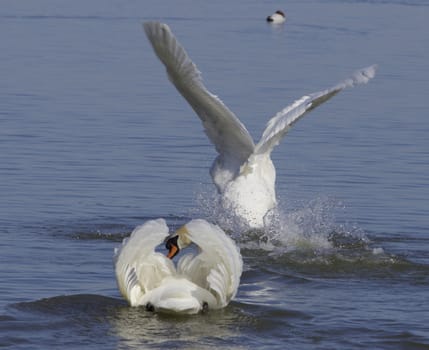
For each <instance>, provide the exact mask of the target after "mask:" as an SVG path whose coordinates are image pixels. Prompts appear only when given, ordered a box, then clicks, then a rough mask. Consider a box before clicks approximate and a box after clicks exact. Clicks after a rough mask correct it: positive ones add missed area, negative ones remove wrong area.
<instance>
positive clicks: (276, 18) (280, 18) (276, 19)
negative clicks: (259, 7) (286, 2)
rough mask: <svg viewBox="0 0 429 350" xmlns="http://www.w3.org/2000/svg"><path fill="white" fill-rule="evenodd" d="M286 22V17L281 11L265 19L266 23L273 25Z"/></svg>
mask: <svg viewBox="0 0 429 350" xmlns="http://www.w3.org/2000/svg"><path fill="white" fill-rule="evenodd" d="M285 21H286V16H285V14H284V12H283V11H280V10H278V11H276V12H274V13H273V14H272V15H271V16H268V17H267V22H271V23H274V24H280V23H284V22H285Z"/></svg>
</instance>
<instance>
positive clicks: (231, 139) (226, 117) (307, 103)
mask: <svg viewBox="0 0 429 350" xmlns="http://www.w3.org/2000/svg"><path fill="white" fill-rule="evenodd" d="M144 30H145V32H146V35H147V37H148V38H149V41H150V43H151V44H152V47H153V49H154V51H155V53H156V55H157V56H158V58H159V59H160V60H161V62H162V63H163V64H164V65H165V67H166V70H167V74H168V78H169V79H170V81H171V82H172V83H173V84H174V86H175V87H176V88H177V90H178V91H179V92H180V94H181V95H182V96H183V97H184V98H185V99H186V100H187V101H188V103H189V104H190V105H191V107H192V108H193V109H194V111H195V112H196V114H197V115H198V117H199V118H200V119H201V121H202V123H203V127H204V130H205V132H206V134H207V136H208V138H209V139H210V141H211V142H212V143H213V144H214V146H215V148H216V151H217V152H218V156H217V158H216V159H215V160H214V162H213V165H212V167H211V169H210V174H211V176H212V179H213V182H214V183H215V185H216V187H217V189H218V192H219V193H220V195H221V202H222V206H223V207H224V208H225V209H226V210H229V211H230V212H232V213H234V214H235V216H236V217H238V218H240V219H241V220H242V221H244V222H245V223H246V224H247V225H248V226H249V227H252V228H262V227H264V217H265V216H266V214H267V213H268V212H269V211H270V210H272V209H273V208H275V207H276V194H275V177H276V171H275V168H274V165H273V162H272V161H271V152H272V150H273V148H274V147H275V146H276V145H278V144H279V142H280V141H281V139H282V138H283V136H284V135H285V134H286V133H287V132H288V131H289V129H290V128H291V126H292V125H293V124H294V123H295V122H296V121H297V120H298V119H300V118H301V117H303V116H304V115H305V114H306V113H307V112H309V111H311V110H312V109H314V108H316V107H317V106H319V105H320V104H322V103H323V102H325V101H327V100H329V99H330V98H331V97H333V96H335V95H336V94H337V93H338V92H340V91H341V90H343V89H345V88H348V87H353V86H355V85H357V84H362V83H367V82H368V81H369V80H370V79H372V78H373V77H374V75H375V70H376V66H375V65H373V66H370V67H367V68H364V69H361V70H359V71H357V72H355V73H354V74H353V75H352V76H351V77H350V78H349V79H346V80H344V81H342V82H340V83H338V84H337V85H335V86H333V87H331V88H329V89H326V90H323V91H319V92H315V93H312V94H309V95H305V96H303V97H301V98H300V99H298V100H296V101H295V102H293V103H292V104H291V105H289V106H287V107H286V108H284V109H283V110H281V111H280V112H278V113H277V114H276V115H275V116H274V117H272V118H271V119H270V120H269V121H268V124H267V126H266V129H265V131H264V132H263V134H262V137H261V139H260V141H259V142H258V143H257V144H254V142H253V139H252V137H251V136H250V134H249V132H248V131H247V129H246V127H245V126H244V125H243V124H242V123H241V121H240V120H239V119H238V118H237V117H236V116H235V114H234V113H233V112H231V110H229V109H228V107H226V106H225V105H224V104H223V102H222V101H221V100H220V99H219V98H218V97H217V96H215V95H213V94H212V93H211V92H210V91H208V90H207V88H206V87H205V86H204V84H203V82H202V78H201V74H200V72H199V71H198V69H197V67H196V66H195V64H194V63H193V62H192V61H191V59H190V58H189V56H188V54H187V53H186V51H185V50H184V48H183V47H182V46H181V45H180V43H179V42H178V41H177V39H176V38H175V37H174V35H173V33H172V32H171V30H170V28H169V27H168V26H167V25H166V24H163V23H159V22H147V23H144Z"/></svg>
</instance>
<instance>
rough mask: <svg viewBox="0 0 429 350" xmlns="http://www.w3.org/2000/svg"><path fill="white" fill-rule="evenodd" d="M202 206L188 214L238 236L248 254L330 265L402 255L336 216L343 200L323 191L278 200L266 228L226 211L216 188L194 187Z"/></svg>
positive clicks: (378, 261) (379, 261) (384, 260)
mask: <svg viewBox="0 0 429 350" xmlns="http://www.w3.org/2000/svg"><path fill="white" fill-rule="evenodd" d="M196 200H197V203H198V206H197V208H196V209H194V210H193V211H192V212H191V213H190V216H199V217H203V218H205V219H207V220H209V221H212V222H215V223H217V224H218V225H219V226H221V227H222V228H223V229H224V230H226V231H227V232H228V233H229V234H230V235H231V236H232V237H233V238H234V239H235V240H236V242H237V244H238V245H239V246H240V248H241V249H242V252H243V253H244V254H245V255H247V256H250V257H252V256H261V255H263V256H266V257H269V258H270V259H274V260H276V261H282V262H288V263H289V264H299V265H309V264H310V265H311V264H316V265H329V266H331V267H332V266H336V265H337V264H339V263H345V264H354V263H356V262H365V263H370V264H372V263H375V264H386V263H387V264H395V263H396V262H398V261H402V260H403V259H401V258H400V257H396V256H393V255H391V254H388V253H386V252H385V251H384V249H383V248H381V247H374V246H373V244H374V243H373V242H372V241H371V239H370V238H369V236H368V234H367V233H366V232H365V231H364V230H363V229H362V228H360V227H359V226H357V225H354V224H350V223H347V222H342V223H339V222H338V218H337V217H338V214H339V213H340V212H341V216H342V217H343V216H344V212H345V206H344V204H343V203H342V202H341V201H338V200H336V199H333V198H329V197H319V198H315V199H312V200H310V201H306V202H304V201H302V202H300V203H289V202H288V203H282V202H281V203H280V204H279V205H278V207H277V208H276V209H275V210H272V211H271V212H269V213H268V214H267V216H266V217H265V229H263V230H257V229H249V227H248V226H247V225H246V224H245V223H243V222H242V221H240V219H238V218H236V217H234V216H233V215H232V214H231V213H230V212H227V211H225V210H224V209H223V208H222V206H221V204H220V199H219V196H218V195H217V193H216V192H214V191H207V190H200V191H198V192H197V193H196Z"/></svg>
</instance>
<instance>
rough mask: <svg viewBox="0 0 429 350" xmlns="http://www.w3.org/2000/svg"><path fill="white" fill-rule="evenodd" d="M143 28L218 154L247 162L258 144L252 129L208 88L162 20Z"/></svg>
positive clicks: (145, 24) (145, 25)
mask: <svg viewBox="0 0 429 350" xmlns="http://www.w3.org/2000/svg"><path fill="white" fill-rule="evenodd" d="M144 30H145V32H146V35H147V37H148V39H149V41H150V42H151V44H152V47H153V49H154V51H155V53H156V55H157V56H158V58H159V59H160V60H161V61H162V63H163V64H164V65H165V67H166V69H167V74H168V77H169V79H170V81H171V82H172V83H173V84H174V86H175V87H176V88H177V90H178V91H179V92H180V93H181V94H182V96H183V97H184V98H185V99H186V100H187V101H188V103H189V104H190V105H191V107H192V108H193V109H194V111H195V112H196V113H197V115H198V116H199V118H200V119H201V121H202V123H203V126H204V129H205V132H206V134H207V136H208V137H209V139H210V140H211V142H212V143H213V144H214V145H215V147H216V150H217V151H218V152H219V154H221V155H226V156H229V157H233V158H234V159H236V160H239V161H240V163H243V162H244V161H246V160H247V158H248V157H249V155H250V154H252V153H253V150H254V147H255V146H254V143H253V140H252V138H251V136H250V134H249V132H248V131H247V129H246V127H245V126H244V125H243V124H242V123H241V122H240V120H239V119H238V118H237V117H236V116H235V115H234V113H232V112H231V111H230V110H229V109H228V108H227V107H226V106H225V105H224V104H223V102H222V101H221V100H220V99H219V98H218V97H217V96H215V95H213V94H212V93H210V92H209V91H208V90H207V89H206V87H205V86H204V84H203V82H202V79H201V73H200V72H199V71H198V69H197V67H196V66H195V64H194V63H193V62H192V61H191V59H190V58H189V56H188V54H187V53H186V51H185V49H184V48H183V47H182V46H181V45H180V43H179V42H178V41H177V40H176V38H175V37H174V35H173V33H172V32H171V30H170V28H169V27H168V26H167V25H166V24H163V23H159V22H147V23H144Z"/></svg>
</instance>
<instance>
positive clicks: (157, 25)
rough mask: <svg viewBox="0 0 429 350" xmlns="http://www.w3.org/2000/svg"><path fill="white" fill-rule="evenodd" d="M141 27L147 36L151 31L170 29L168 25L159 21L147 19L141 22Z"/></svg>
mask: <svg viewBox="0 0 429 350" xmlns="http://www.w3.org/2000/svg"><path fill="white" fill-rule="evenodd" d="M142 26H143V29H144V31H145V32H146V34H147V35H148V36H149V35H150V34H151V33H152V32H156V31H170V27H169V26H168V25H167V24H165V23H162V22H159V21H147V22H143V23H142Z"/></svg>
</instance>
